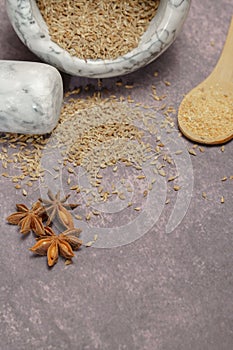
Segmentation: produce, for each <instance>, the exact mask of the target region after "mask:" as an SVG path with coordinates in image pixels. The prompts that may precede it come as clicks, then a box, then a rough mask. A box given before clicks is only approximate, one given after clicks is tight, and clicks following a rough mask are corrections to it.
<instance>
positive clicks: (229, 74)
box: [213, 17, 233, 82]
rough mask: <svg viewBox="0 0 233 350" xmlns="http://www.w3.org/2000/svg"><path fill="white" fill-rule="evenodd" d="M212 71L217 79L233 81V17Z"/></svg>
mask: <svg viewBox="0 0 233 350" xmlns="http://www.w3.org/2000/svg"><path fill="white" fill-rule="evenodd" d="M213 73H214V74H213V75H214V76H215V79H217V80H219V81H229V82H233V17H232V19H231V24H230V27H229V30H228V34H227V39H226V42H225V45H224V47H223V50H222V54H221V56H220V58H219V61H218V63H217V65H216V67H215V69H214V72H213Z"/></svg>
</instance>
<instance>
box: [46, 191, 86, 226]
mask: <svg viewBox="0 0 233 350" xmlns="http://www.w3.org/2000/svg"><path fill="white" fill-rule="evenodd" d="M48 197H49V199H43V198H39V201H40V202H42V203H43V205H44V207H45V209H46V212H47V214H48V220H47V222H46V225H47V226H48V225H50V224H51V222H53V220H54V218H55V217H58V219H59V221H60V222H61V223H62V224H63V226H64V227H66V228H74V222H73V217H72V215H71V214H70V213H69V211H68V210H67V209H74V208H76V207H77V206H79V204H70V203H65V202H66V201H67V199H68V198H69V197H70V195H69V194H68V195H66V196H65V197H64V198H60V191H58V192H57V194H56V195H53V193H52V192H51V191H50V190H49V191H48Z"/></svg>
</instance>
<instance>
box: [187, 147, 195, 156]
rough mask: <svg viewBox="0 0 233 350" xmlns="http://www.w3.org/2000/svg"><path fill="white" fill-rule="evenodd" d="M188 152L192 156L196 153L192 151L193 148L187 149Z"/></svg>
mask: <svg viewBox="0 0 233 350" xmlns="http://www.w3.org/2000/svg"><path fill="white" fill-rule="evenodd" d="M189 154H191V155H193V156H196V155H197V153H196V152H195V151H194V149H192V148H190V149H189Z"/></svg>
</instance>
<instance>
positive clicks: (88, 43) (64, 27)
mask: <svg viewBox="0 0 233 350" xmlns="http://www.w3.org/2000/svg"><path fill="white" fill-rule="evenodd" d="M36 2H37V5H38V7H39V9H40V11H41V14H42V16H43V18H44V20H45V22H46V24H47V26H48V29H49V34H50V37H51V39H52V40H53V41H54V42H55V43H57V44H58V45H59V46H60V47H62V48H63V49H65V50H67V51H68V52H69V53H70V54H71V55H72V56H77V57H79V58H82V59H114V58H117V57H119V56H122V55H125V54H126V53H128V52H129V51H131V50H133V49H134V48H136V47H137V46H138V43H139V41H140V38H141V36H142V35H143V33H144V32H145V30H146V29H147V28H148V25H149V23H150V21H151V20H152V18H153V17H154V16H155V15H156V12H157V9H158V6H159V2H160V1H159V0H146V1H140V0H127V1H125V0H112V1H110V0H83V1H81V0H80V1H75V0H66V1H65V0H36Z"/></svg>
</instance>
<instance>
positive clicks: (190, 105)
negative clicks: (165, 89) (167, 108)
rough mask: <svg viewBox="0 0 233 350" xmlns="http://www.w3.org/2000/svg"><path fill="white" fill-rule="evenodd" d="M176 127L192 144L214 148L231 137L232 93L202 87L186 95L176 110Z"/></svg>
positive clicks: (232, 129) (232, 116) (232, 118)
mask: <svg viewBox="0 0 233 350" xmlns="http://www.w3.org/2000/svg"><path fill="white" fill-rule="evenodd" d="M178 122H179V127H180V129H181V131H182V133H183V134H184V135H185V136H187V137H188V138H190V139H191V140H193V141H196V142H201V143H206V144H217V143H224V142H226V141H228V140H230V139H231V138H232V137H233V91H232V93H231V92H229V91H228V92H227V93H225V92H224V91H223V90H222V89H221V88H219V86H213V87H211V88H210V89H209V90H206V89H204V88H202V87H200V88H197V89H194V90H193V91H192V94H188V95H186V97H185V98H184V100H183V101H182V103H181V105H180V108H179V116H178Z"/></svg>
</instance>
